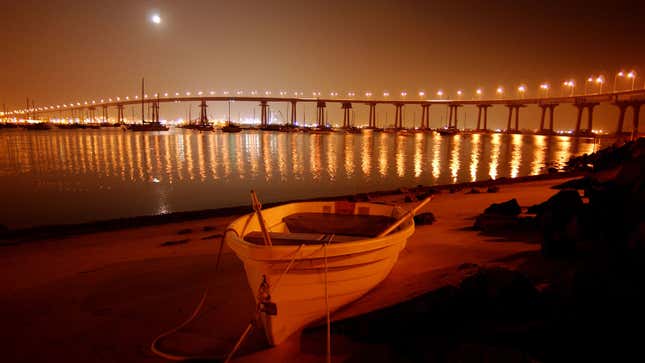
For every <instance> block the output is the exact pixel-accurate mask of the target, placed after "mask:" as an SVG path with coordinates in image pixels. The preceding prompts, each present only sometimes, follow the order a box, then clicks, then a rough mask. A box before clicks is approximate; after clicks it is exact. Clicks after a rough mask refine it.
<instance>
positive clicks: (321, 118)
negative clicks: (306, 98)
mask: <svg viewBox="0 0 645 363" xmlns="http://www.w3.org/2000/svg"><path fill="white" fill-rule="evenodd" d="M326 106H327V104H325V102H324V101H318V102H316V109H317V110H318V114H317V115H316V124H317V125H318V127H325V107H326Z"/></svg>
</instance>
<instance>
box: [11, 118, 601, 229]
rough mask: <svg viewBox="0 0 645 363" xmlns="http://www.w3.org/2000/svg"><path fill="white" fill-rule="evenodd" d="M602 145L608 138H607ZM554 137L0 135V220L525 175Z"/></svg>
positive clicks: (573, 150)
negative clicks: (252, 191)
mask: <svg viewBox="0 0 645 363" xmlns="http://www.w3.org/2000/svg"><path fill="white" fill-rule="evenodd" d="M607 142H611V141H610V140H609V141H607ZM597 148H598V145H595V144H594V143H593V142H592V141H591V140H584V139H576V138H569V137H566V136H553V137H549V136H532V135H500V134H493V135H455V136H439V135H436V134H415V135H412V136H397V135H394V134H386V133H371V132H370V133H364V134H342V133H334V134H328V135H321V134H315V135H310V134H302V133H273V132H264V133H262V132H254V131H248V132H242V133H239V134H222V133H201V134H200V133H195V132H191V131H187V130H173V131H171V132H169V133H132V132H123V131H120V130H52V131H48V132H31V131H24V130H3V131H2V132H0V176H1V178H0V187H1V188H0V199H1V200H2V201H3V207H2V209H0V224H5V225H8V226H11V227H23V226H29V225H40V224H49V223H74V222H82V221H91V220H97V219H107V218H117V217H127V216H135V215H147V214H157V213H167V212H174V211H184V210H196V209H207V208H218V207H226V206H234V205H243V204H247V203H248V191H249V190H250V189H252V188H253V189H255V190H256V191H257V192H258V193H259V195H260V197H261V198H262V200H263V201H264V202H271V201H279V200H287V199H297V198H312V197H319V196H330V195H339V194H350V193H358V192H368V191H375V190H386V189H395V188H398V187H401V186H414V185H418V184H424V185H433V184H435V185H436V184H447V183H455V182H464V181H474V180H481V179H489V178H493V179H497V178H500V177H512V178H514V177H517V176H522V175H535V174H539V173H542V172H544V168H545V167H548V166H551V165H553V166H555V167H558V166H562V165H563V164H564V163H565V162H566V161H567V160H568V159H569V157H570V156H571V155H574V154H575V155H578V154H582V153H589V152H593V151H594V149H597Z"/></svg>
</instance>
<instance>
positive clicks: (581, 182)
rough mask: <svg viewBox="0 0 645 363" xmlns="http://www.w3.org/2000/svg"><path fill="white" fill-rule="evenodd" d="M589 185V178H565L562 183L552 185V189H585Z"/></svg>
mask: <svg viewBox="0 0 645 363" xmlns="http://www.w3.org/2000/svg"><path fill="white" fill-rule="evenodd" d="M589 187H591V178H590V177H587V176H586V177H583V178H579V179H573V180H567V181H566V182H564V183H561V184H558V185H554V186H553V187H551V188H552V189H581V190H582V189H587V188H589Z"/></svg>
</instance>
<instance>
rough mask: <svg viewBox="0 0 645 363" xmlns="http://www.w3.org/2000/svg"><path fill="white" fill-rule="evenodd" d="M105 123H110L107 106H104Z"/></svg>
mask: <svg viewBox="0 0 645 363" xmlns="http://www.w3.org/2000/svg"><path fill="white" fill-rule="evenodd" d="M103 122H104V123H107V122H108V107H107V105H103Z"/></svg>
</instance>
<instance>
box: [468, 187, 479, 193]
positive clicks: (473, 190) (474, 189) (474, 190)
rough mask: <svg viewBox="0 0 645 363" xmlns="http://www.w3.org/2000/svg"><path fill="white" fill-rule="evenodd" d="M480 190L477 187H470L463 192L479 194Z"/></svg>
mask: <svg viewBox="0 0 645 363" xmlns="http://www.w3.org/2000/svg"><path fill="white" fill-rule="evenodd" d="M479 193H481V191H480V190H479V189H477V188H472V189H470V190H469V191H467V192H466V193H465V194H479Z"/></svg>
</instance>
